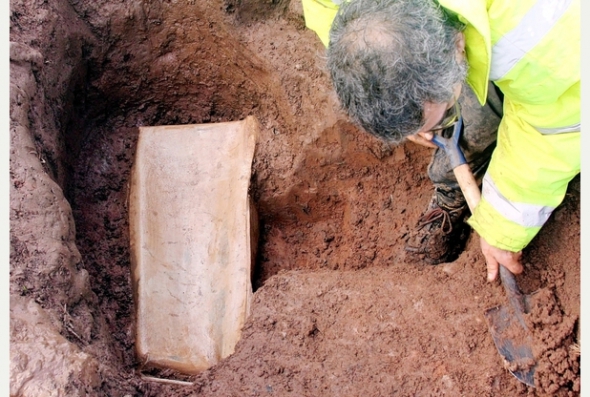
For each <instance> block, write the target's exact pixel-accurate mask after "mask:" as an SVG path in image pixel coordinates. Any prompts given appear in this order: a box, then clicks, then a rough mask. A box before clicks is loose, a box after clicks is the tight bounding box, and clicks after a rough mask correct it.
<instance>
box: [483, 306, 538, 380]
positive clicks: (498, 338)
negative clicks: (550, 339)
mask: <svg viewBox="0 0 590 397" xmlns="http://www.w3.org/2000/svg"><path fill="white" fill-rule="evenodd" d="M485 317H486V319H487V321H488V325H489V328H490V333H491V334H492V338H493V340H494V344H495V345H496V348H497V349H498V352H499V353H500V355H501V356H502V357H503V358H504V360H505V361H506V363H505V364H506V369H508V371H510V373H511V374H512V375H514V376H515V377H516V379H518V380H519V381H521V382H523V383H525V384H527V385H528V386H532V387H535V380H534V377H535V368H536V363H535V358H534V356H533V349H532V339H531V337H530V334H529V332H528V330H526V329H525V328H524V327H523V325H522V324H521V323H520V322H519V321H518V319H517V317H516V316H515V315H514V312H513V311H512V309H511V308H507V307H504V306H496V307H492V308H491V309H488V310H487V311H486V312H485ZM515 330H516V331H518V332H515ZM523 331H524V332H523ZM518 335H520V336H518ZM525 335H526V336H525Z"/></svg>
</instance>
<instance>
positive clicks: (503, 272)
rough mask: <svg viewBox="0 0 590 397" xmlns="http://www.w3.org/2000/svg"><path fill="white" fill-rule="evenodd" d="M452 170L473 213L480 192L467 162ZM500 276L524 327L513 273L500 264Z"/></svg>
mask: <svg viewBox="0 0 590 397" xmlns="http://www.w3.org/2000/svg"><path fill="white" fill-rule="evenodd" d="M453 172H454V173H455V177H456V178H457V182H459V186H460V187H461V191H462V192H463V196H465V200H466V201H467V205H468V206H469V209H470V210H471V213H473V211H474V210H475V207H476V206H477V204H478V203H479V199H480V198H481V193H480V191H479V187H478V186H477V182H476V181H475V178H474V176H473V173H472V172H471V169H470V168H469V165H467V164H461V165H460V166H458V167H455V168H454V169H453ZM500 278H501V279H502V284H503V285H504V289H505V290H506V294H507V295H508V300H509V301H510V304H511V305H512V307H514V309H515V313H516V315H517V317H518V321H519V322H520V323H521V324H522V325H523V327H525V328H526V325H525V323H524V319H523V318H522V315H521V313H524V312H525V307H524V296H523V294H522V292H520V289H519V288H518V286H517V285H516V279H515V278H514V274H512V273H511V272H510V270H508V269H506V268H505V267H504V266H503V265H500Z"/></svg>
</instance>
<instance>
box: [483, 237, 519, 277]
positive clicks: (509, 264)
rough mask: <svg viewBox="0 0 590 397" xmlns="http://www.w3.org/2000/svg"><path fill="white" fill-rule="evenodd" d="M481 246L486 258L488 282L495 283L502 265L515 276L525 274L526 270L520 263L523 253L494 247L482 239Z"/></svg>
mask: <svg viewBox="0 0 590 397" xmlns="http://www.w3.org/2000/svg"><path fill="white" fill-rule="evenodd" d="M479 244H480V246H481V252H482V253H483V256H484V257H485V258H486V264H487V268H488V269H487V270H488V281H494V280H495V279H496V277H497V276H498V271H499V270H500V264H501V265H502V266H504V267H505V268H506V269H508V270H510V272H511V273H513V274H520V273H522V272H523V270H524V268H523V267H522V264H521V263H520V259H521V257H522V251H518V252H512V251H506V250H503V249H500V248H497V247H494V246H492V245H490V244H488V242H487V241H485V240H484V239H483V238H482V237H480V239H479Z"/></svg>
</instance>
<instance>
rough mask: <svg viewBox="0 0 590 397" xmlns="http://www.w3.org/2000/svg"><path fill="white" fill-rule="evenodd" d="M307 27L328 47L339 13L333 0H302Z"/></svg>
mask: <svg viewBox="0 0 590 397" xmlns="http://www.w3.org/2000/svg"><path fill="white" fill-rule="evenodd" d="M301 4H302V6H303V17H304V18H305V26H307V28H309V29H311V30H313V31H314V32H316V33H317V35H318V37H319V38H320V40H321V41H322V43H323V44H324V45H325V46H326V47H328V44H329V43H330V28H331V27H332V22H333V21H334V17H335V16H336V12H338V6H337V5H336V4H335V3H334V2H332V1H331V0H301Z"/></svg>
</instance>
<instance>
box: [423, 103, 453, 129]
mask: <svg viewBox="0 0 590 397" xmlns="http://www.w3.org/2000/svg"><path fill="white" fill-rule="evenodd" d="M460 117H461V108H460V107H459V102H458V101H455V104H454V105H453V107H451V108H449V109H448V110H447V111H446V112H445V115H444V116H443V119H442V120H441V122H440V123H438V124H437V125H436V126H435V127H433V128H431V129H429V130H428V131H426V132H434V133H436V132H439V131H444V130H446V129H447V128H450V127H452V126H454V125H455V124H457V121H459V118H460Z"/></svg>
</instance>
